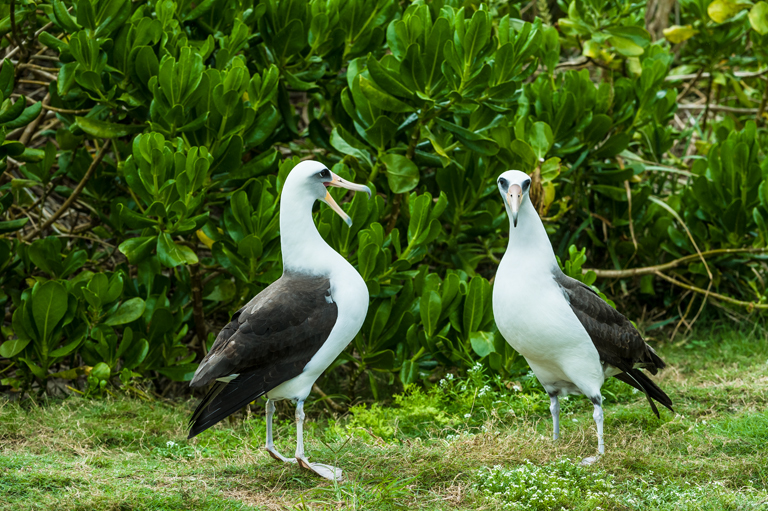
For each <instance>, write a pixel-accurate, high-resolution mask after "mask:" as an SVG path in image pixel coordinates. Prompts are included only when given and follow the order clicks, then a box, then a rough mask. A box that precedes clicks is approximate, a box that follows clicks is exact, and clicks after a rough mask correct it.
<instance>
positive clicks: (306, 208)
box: [280, 186, 343, 275]
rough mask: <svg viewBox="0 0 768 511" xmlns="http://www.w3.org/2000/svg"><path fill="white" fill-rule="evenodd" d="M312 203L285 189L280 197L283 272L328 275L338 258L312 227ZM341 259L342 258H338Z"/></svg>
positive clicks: (298, 191) (313, 200)
mask: <svg viewBox="0 0 768 511" xmlns="http://www.w3.org/2000/svg"><path fill="white" fill-rule="evenodd" d="M314 203H315V199H313V198H311V197H309V196H307V195H306V194H305V193H301V190H297V189H293V188H292V187H289V186H286V187H285V188H283V193H282V196H281V197H280V246H281V249H282V253H283V271H284V272H285V271H291V272H298V273H308V274H312V275H319V274H322V275H329V274H330V273H331V270H332V269H333V262H334V261H335V260H336V259H339V258H341V256H340V255H339V254H337V253H336V251H335V250H333V249H332V248H331V247H330V246H328V244H327V243H326V242H325V240H324V239H323V238H322V236H320V233H319V232H318V231H317V227H315V223H314V221H313V220H312V206H313V205H314ZM341 259H343V258H341Z"/></svg>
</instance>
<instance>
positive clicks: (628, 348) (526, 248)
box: [493, 170, 672, 463]
mask: <svg viewBox="0 0 768 511" xmlns="http://www.w3.org/2000/svg"><path fill="white" fill-rule="evenodd" d="M497 184H498V187H499V191H500V192H501V195H502V197H503V198H504V203H505V207H506V209H507V213H508V215H509V220H510V222H509V223H510V229H509V230H510V232H509V245H508V246H507V251H506V253H505V254H504V257H503V258H502V260H501V263H500V264H499V269H498V271H497V273H496V279H495V282H494V286H493V314H494V316H495V318H496V324H497V326H498V328H499V331H500V332H501V334H502V335H503V336H504V338H505V339H506V340H507V342H508V343H509V344H510V345H511V346H512V347H513V348H514V349H515V350H517V351H518V352H520V354H521V355H523V356H524V357H525V359H526V360H527V361H528V364H529V365H530V366H531V369H532V370H533V372H534V374H535V375H536V378H538V380H539V382H540V383H541V384H542V386H543V387H544V389H545V390H546V391H547V393H548V394H549V397H550V403H551V405H550V411H551V412H552V420H553V422H554V435H553V436H554V439H555V440H557V439H558V437H559V436H560V424H559V420H560V403H559V401H558V398H559V397H560V396H565V395H568V394H584V395H585V396H587V397H588V398H589V399H590V400H591V401H592V404H593V405H594V414H593V417H594V419H595V424H596V425H597V441H598V452H599V454H603V453H604V452H605V445H604V442H603V409H602V400H603V398H602V395H601V393H600V388H601V387H602V385H603V382H604V381H605V379H606V378H608V377H611V376H613V377H615V378H617V379H619V380H621V381H623V382H624V383H627V384H629V385H631V386H633V387H635V388H636V389H638V390H640V391H642V392H644V393H645V395H646V397H647V399H648V402H649V403H650V405H651V409H652V410H653V412H654V413H655V414H656V416H658V415H659V411H658V409H657V408H656V405H655V404H654V402H653V400H654V399H655V400H656V401H658V402H659V403H661V404H662V405H664V406H666V407H667V408H669V409H670V410H672V401H671V400H670V399H669V397H668V396H667V395H666V394H665V393H664V391H662V390H661V389H660V388H659V387H658V386H657V385H656V384H655V383H654V382H653V381H652V380H651V379H650V378H648V376H647V375H646V374H645V373H643V372H642V371H640V369H639V368H644V369H647V370H648V371H650V372H651V374H656V372H657V371H658V369H661V368H663V367H664V366H665V364H664V362H663V361H662V360H661V358H659V356H658V355H656V352H654V351H653V348H651V347H650V346H648V345H647V344H646V343H645V341H644V340H643V338H642V336H641V335H640V333H639V332H638V331H637V330H635V328H634V327H633V326H632V323H630V321H629V320H628V319H627V318H625V317H624V316H623V315H622V314H620V313H619V312H618V311H616V309H614V308H613V307H611V306H610V305H608V304H607V303H606V302H605V301H603V300H602V299H601V298H600V297H599V296H598V295H597V294H596V293H595V292H594V291H592V289H591V288H589V287H588V286H586V285H584V284H582V283H581V282H579V281H577V280H575V279H572V278H570V277H568V276H566V275H565V274H564V273H563V272H562V271H560V267H559V266H558V264H557V260H556V259H555V254H554V252H553V250H552V245H551V244H550V241H549V238H548V237H547V232H546V230H545V229H544V224H543V223H542V222H541V219H540V218H539V215H538V213H537V212H536V209H535V208H534V207H533V204H532V203H531V200H530V198H529V196H528V190H529V188H530V184H531V180H530V178H529V177H528V176H527V175H526V174H525V173H523V172H520V171H518V170H509V171H507V172H504V173H503V174H502V175H501V176H499V179H498V181H497ZM595 459H596V458H587V459H585V460H584V461H585V462H587V463H590V462H593V461H595Z"/></svg>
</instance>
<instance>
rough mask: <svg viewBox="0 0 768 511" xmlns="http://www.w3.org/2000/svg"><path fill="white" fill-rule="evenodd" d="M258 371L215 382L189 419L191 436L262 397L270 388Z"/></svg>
mask: <svg viewBox="0 0 768 511" xmlns="http://www.w3.org/2000/svg"><path fill="white" fill-rule="evenodd" d="M257 376H258V375H257V374H256V373H251V374H247V375H240V376H239V377H237V378H235V379H234V380H232V381H231V382H229V383H225V382H218V381H217V382H215V383H214V384H213V385H212V386H211V388H210V389H209V390H208V393H207V394H206V395H205V397H204V398H203V400H202V401H200V404H199V405H197V408H195V412H194V413H193V414H192V418H191V419H189V436H187V438H192V437H194V436H196V435H198V434H200V433H202V432H203V431H205V430H206V429H208V428H210V427H211V426H213V425H214V424H216V423H217V422H219V421H221V420H223V419H226V418H227V417H229V416H230V415H232V414H233V413H235V412H236V411H238V410H240V409H241V408H242V407H244V406H245V405H247V404H248V403H250V402H251V401H253V400H255V399H258V398H260V397H261V396H263V395H264V394H265V393H266V392H268V391H269V390H270V389H264V388H263V385H259V384H258V382H259V381H261V382H262V383H263V378H257Z"/></svg>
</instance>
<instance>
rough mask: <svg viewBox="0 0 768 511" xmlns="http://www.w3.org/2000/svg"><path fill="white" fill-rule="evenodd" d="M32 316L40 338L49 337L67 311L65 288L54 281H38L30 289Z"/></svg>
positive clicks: (45, 338) (46, 338)
mask: <svg viewBox="0 0 768 511" xmlns="http://www.w3.org/2000/svg"><path fill="white" fill-rule="evenodd" d="M31 307H32V318H33V319H34V322H35V327H36V329H37V332H38V334H39V335H40V338H41V339H44V340H45V342H47V340H48V339H49V337H50V335H51V333H52V332H53V330H54V328H56V325H57V324H58V323H59V321H61V320H62V319H63V318H64V314H65V313H66V312H67V289H66V288H65V287H64V286H62V285H61V284H59V283H58V282H55V281H48V282H44V283H38V284H36V285H35V287H34V288H33V289H32V304H31Z"/></svg>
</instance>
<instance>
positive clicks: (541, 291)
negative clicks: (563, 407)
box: [493, 263, 605, 396]
mask: <svg viewBox="0 0 768 511" xmlns="http://www.w3.org/2000/svg"><path fill="white" fill-rule="evenodd" d="M505 266H506V267H505ZM519 268H520V267H518V268H517V269H516V268H509V265H504V264H503V263H502V265H501V266H500V268H499V272H498V273H497V275H496V279H495V283H494V288H493V313H494V316H495V318H496V324H497V326H498V328H499V332H501V334H502V336H503V337H504V338H505V339H506V341H507V342H508V343H509V345H510V346H512V347H513V348H514V349H515V350H517V351H518V352H519V353H520V354H521V355H523V356H524V357H525V359H526V360H527V361H528V364H529V365H530V366H531V369H532V370H533V372H534V374H536V377H537V378H538V379H539V381H540V382H541V384H542V385H543V386H544V388H545V389H547V391H548V392H550V391H551V392H554V391H555V390H557V391H559V392H560V393H575V392H576V391H578V390H580V391H581V393H584V394H587V395H590V396H591V395H595V394H596V393H599V391H600V387H601V386H602V384H603V381H604V378H605V376H604V371H603V366H602V364H601V363H600V357H599V355H598V353H597V349H595V346H594V344H593V343H592V340H591V339H590V337H589V334H588V333H587V332H586V330H584V327H583V326H582V325H581V322H579V320H578V318H577V317H576V315H575V314H574V313H573V311H572V310H571V307H570V305H569V304H568V302H567V301H566V299H565V296H564V295H563V292H562V290H561V289H560V286H558V285H557V283H556V282H555V281H554V279H553V278H552V277H551V274H550V273H549V272H548V271H547V272H541V271H539V272H529V273H528V274H527V275H526V274H525V271H524V270H522V269H519ZM509 270H511V271H509ZM531 273H536V274H537V275H540V277H539V278H536V277H533V276H531ZM502 283H503V284H502Z"/></svg>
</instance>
